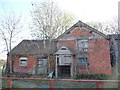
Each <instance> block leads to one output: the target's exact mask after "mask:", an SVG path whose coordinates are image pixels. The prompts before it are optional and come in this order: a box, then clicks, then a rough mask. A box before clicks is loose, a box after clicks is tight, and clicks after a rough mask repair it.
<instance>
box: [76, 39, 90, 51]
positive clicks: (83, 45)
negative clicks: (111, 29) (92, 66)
mask: <svg viewBox="0 0 120 90" xmlns="http://www.w3.org/2000/svg"><path fill="white" fill-rule="evenodd" d="M78 51H79V52H87V51H88V40H79V41H78Z"/></svg>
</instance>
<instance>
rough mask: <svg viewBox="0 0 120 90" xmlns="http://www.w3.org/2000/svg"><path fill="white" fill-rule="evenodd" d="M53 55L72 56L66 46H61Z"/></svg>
mask: <svg viewBox="0 0 120 90" xmlns="http://www.w3.org/2000/svg"><path fill="white" fill-rule="evenodd" d="M55 54H64V55H71V54H73V52H72V51H70V50H69V49H68V48H67V47H66V46H62V47H61V48H60V49H59V50H58V51H57V52H56V53H55Z"/></svg>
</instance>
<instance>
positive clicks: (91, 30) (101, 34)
mask: <svg viewBox="0 0 120 90" xmlns="http://www.w3.org/2000/svg"><path fill="white" fill-rule="evenodd" d="M75 27H81V28H82V27H85V28H87V29H89V32H94V33H96V34H98V35H100V36H102V37H104V38H108V36H107V35H105V34H104V33H102V32H100V31H98V30H96V29H95V28H93V27H91V26H89V25H87V24H85V23H83V22H82V21H80V20H79V21H78V22H77V23H75V24H74V25H73V26H71V27H70V28H69V29H68V30H66V31H65V32H64V33H63V34H61V35H60V36H59V37H58V38H57V39H59V38H62V37H63V36H64V35H65V34H66V33H68V32H69V31H71V30H73V29H74V28H75Z"/></svg>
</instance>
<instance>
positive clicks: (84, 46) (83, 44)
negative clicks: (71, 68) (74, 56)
mask: <svg viewBox="0 0 120 90" xmlns="http://www.w3.org/2000/svg"><path fill="white" fill-rule="evenodd" d="M78 63H79V64H83V65H84V64H87V63H88V40H79V41H78Z"/></svg>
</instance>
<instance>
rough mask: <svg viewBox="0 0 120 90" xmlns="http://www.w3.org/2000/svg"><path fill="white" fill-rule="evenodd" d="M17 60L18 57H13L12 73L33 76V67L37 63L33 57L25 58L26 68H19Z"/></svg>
mask: <svg viewBox="0 0 120 90" xmlns="http://www.w3.org/2000/svg"><path fill="white" fill-rule="evenodd" d="M19 59H20V57H19V56H14V62H13V70H14V72H19V73H29V74H35V67H36V63H37V59H36V57H35V56H27V66H20V65H19V61H20V60H19Z"/></svg>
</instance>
